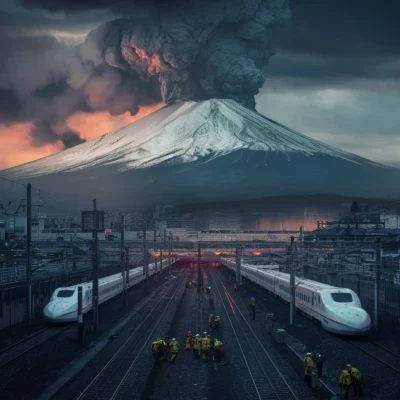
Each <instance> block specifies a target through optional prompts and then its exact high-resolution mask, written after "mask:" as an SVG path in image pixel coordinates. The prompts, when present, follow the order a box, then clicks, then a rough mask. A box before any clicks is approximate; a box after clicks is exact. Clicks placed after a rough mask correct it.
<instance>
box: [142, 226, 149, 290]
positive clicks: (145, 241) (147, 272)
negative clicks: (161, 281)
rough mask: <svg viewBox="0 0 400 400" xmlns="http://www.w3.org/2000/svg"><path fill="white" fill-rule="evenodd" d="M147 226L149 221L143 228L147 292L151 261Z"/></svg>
mask: <svg viewBox="0 0 400 400" xmlns="http://www.w3.org/2000/svg"><path fill="white" fill-rule="evenodd" d="M146 228H147V223H146V222H145V226H144V228H143V257H144V269H145V274H146V281H145V291H146V293H147V290H148V284H149V262H148V257H147V238H146V233H147V232H146Z"/></svg>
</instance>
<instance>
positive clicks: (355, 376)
mask: <svg viewBox="0 0 400 400" xmlns="http://www.w3.org/2000/svg"><path fill="white" fill-rule="evenodd" d="M347 370H348V371H349V372H350V375H351V385H352V386H353V394H354V396H360V397H361V396H362V395H363V390H362V385H361V372H360V371H359V369H358V368H356V367H353V366H352V365H351V364H347Z"/></svg>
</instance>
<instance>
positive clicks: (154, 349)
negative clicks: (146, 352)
mask: <svg viewBox="0 0 400 400" xmlns="http://www.w3.org/2000/svg"><path fill="white" fill-rule="evenodd" d="M159 345H160V342H159V341H158V340H155V341H154V342H153V343H152V344H151V351H152V352H153V353H158V346H159Z"/></svg>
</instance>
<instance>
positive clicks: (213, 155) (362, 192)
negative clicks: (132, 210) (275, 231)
mask: <svg viewBox="0 0 400 400" xmlns="http://www.w3.org/2000/svg"><path fill="white" fill-rule="evenodd" d="M2 176H5V177H6V178H9V179H14V180H19V181H22V182H30V183H32V185H33V186H34V187H38V188H40V189H42V190H43V191H47V192H49V193H52V194H55V195H57V197H58V198H63V199H65V200H68V201H69V202H72V203H74V204H77V205H78V204H79V205H80V206H84V205H85V204H86V205H87V206H89V205H90V201H91V199H93V198H97V200H98V201H99V203H100V204H101V207H102V208H104V209H116V208H118V207H133V206H143V205H152V204H189V203H199V202H218V201H219V202H221V201H237V200H246V199H254V198H259V197H265V196H282V195H308V194H317V193H318V194H336V195H346V196H363V197H386V196H398V195H400V190H399V186H398V185H397V182H398V181H399V179H400V170H399V169H397V168H393V167H388V166H385V165H382V164H378V163H375V162H372V161H369V160H367V159H364V158H362V157H358V156H356V155H354V154H351V153H347V152H345V151H342V150H339V149H337V148H334V147H331V146H328V145H325V144H323V143H321V142H319V141H317V140H314V139H311V138H309V137H307V136H305V135H303V134H300V133H298V132H296V131H294V130H292V129H289V128H287V127H285V126H282V125H281V124H279V123H277V122H275V121H273V120H271V119H269V118H266V117H265V116H263V115H261V114H259V113H257V112H255V111H253V110H250V109H248V108H246V107H244V106H242V105H240V104H238V103H236V102H234V101H233V100H217V99H213V100H207V101H200V102H185V103H179V104H173V105H169V106H166V107H164V108H161V109H159V110H158V111H156V112H154V113H153V114H151V115H148V116H147V117H144V118H142V119H141V120H138V121H136V122H133V123H132V124H129V125H127V126H125V127H123V128H121V129H118V130H116V131H114V132H111V133H108V134H106V135H103V136H101V137H98V138H96V139H94V140H91V141H89V142H86V143H83V144H80V145H78V146H75V147H73V148H71V149H68V150H65V151H63V152H61V153H57V154H54V155H52V156H49V157H45V158H42V159H40V160H37V161H33V162H30V163H27V164H23V165H21V166H18V167H14V168H11V169H8V170H5V171H3V172H2Z"/></svg>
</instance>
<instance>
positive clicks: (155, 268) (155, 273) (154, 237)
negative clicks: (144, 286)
mask: <svg viewBox="0 0 400 400" xmlns="http://www.w3.org/2000/svg"><path fill="white" fill-rule="evenodd" d="M153 234H154V236H153V252H154V275H155V276H156V282H157V257H156V245H157V232H156V220H155V219H153Z"/></svg>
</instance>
